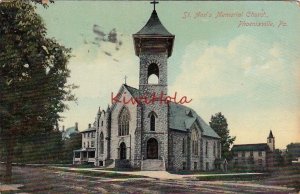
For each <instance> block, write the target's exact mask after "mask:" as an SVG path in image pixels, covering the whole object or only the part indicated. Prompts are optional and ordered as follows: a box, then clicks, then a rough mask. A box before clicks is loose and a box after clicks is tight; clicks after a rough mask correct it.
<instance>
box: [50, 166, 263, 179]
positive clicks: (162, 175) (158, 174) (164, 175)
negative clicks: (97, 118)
mask: <svg viewBox="0 0 300 194" xmlns="http://www.w3.org/2000/svg"><path fill="white" fill-rule="evenodd" d="M53 168H58V169H64V170H70V171H87V172H107V173H118V174H128V175H138V176H145V177H149V178H155V179H162V180H166V179H173V180H176V179H184V178H193V177H214V176H240V175H261V174H263V173H230V174H191V175H180V174H171V173H169V172H167V171H131V172H128V171H111V170H105V169H94V168H70V167H57V166H53Z"/></svg>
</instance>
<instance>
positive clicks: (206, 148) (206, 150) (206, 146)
mask: <svg viewBox="0 0 300 194" xmlns="http://www.w3.org/2000/svg"><path fill="white" fill-rule="evenodd" d="M205 155H206V157H208V141H206V145H205Z"/></svg>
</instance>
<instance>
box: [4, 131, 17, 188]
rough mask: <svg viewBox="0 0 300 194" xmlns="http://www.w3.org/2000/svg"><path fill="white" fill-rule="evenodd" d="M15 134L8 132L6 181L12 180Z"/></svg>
mask: <svg viewBox="0 0 300 194" xmlns="http://www.w3.org/2000/svg"><path fill="white" fill-rule="evenodd" d="M14 139H15V138H14V136H13V134H12V133H9V134H8V137H7V144H6V146H7V147H6V148H7V149H6V150H7V152H6V170H5V177H4V181H5V182H6V183H11V182H12V160H13V154H14Z"/></svg>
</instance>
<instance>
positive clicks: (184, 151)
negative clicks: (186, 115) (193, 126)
mask: <svg viewBox="0 0 300 194" xmlns="http://www.w3.org/2000/svg"><path fill="white" fill-rule="evenodd" d="M182 154H186V143H185V138H183V139H182Z"/></svg>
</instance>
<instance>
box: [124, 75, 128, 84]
mask: <svg viewBox="0 0 300 194" xmlns="http://www.w3.org/2000/svg"><path fill="white" fill-rule="evenodd" d="M126 80H127V76H126V75H125V77H124V81H125V85H126Z"/></svg>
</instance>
